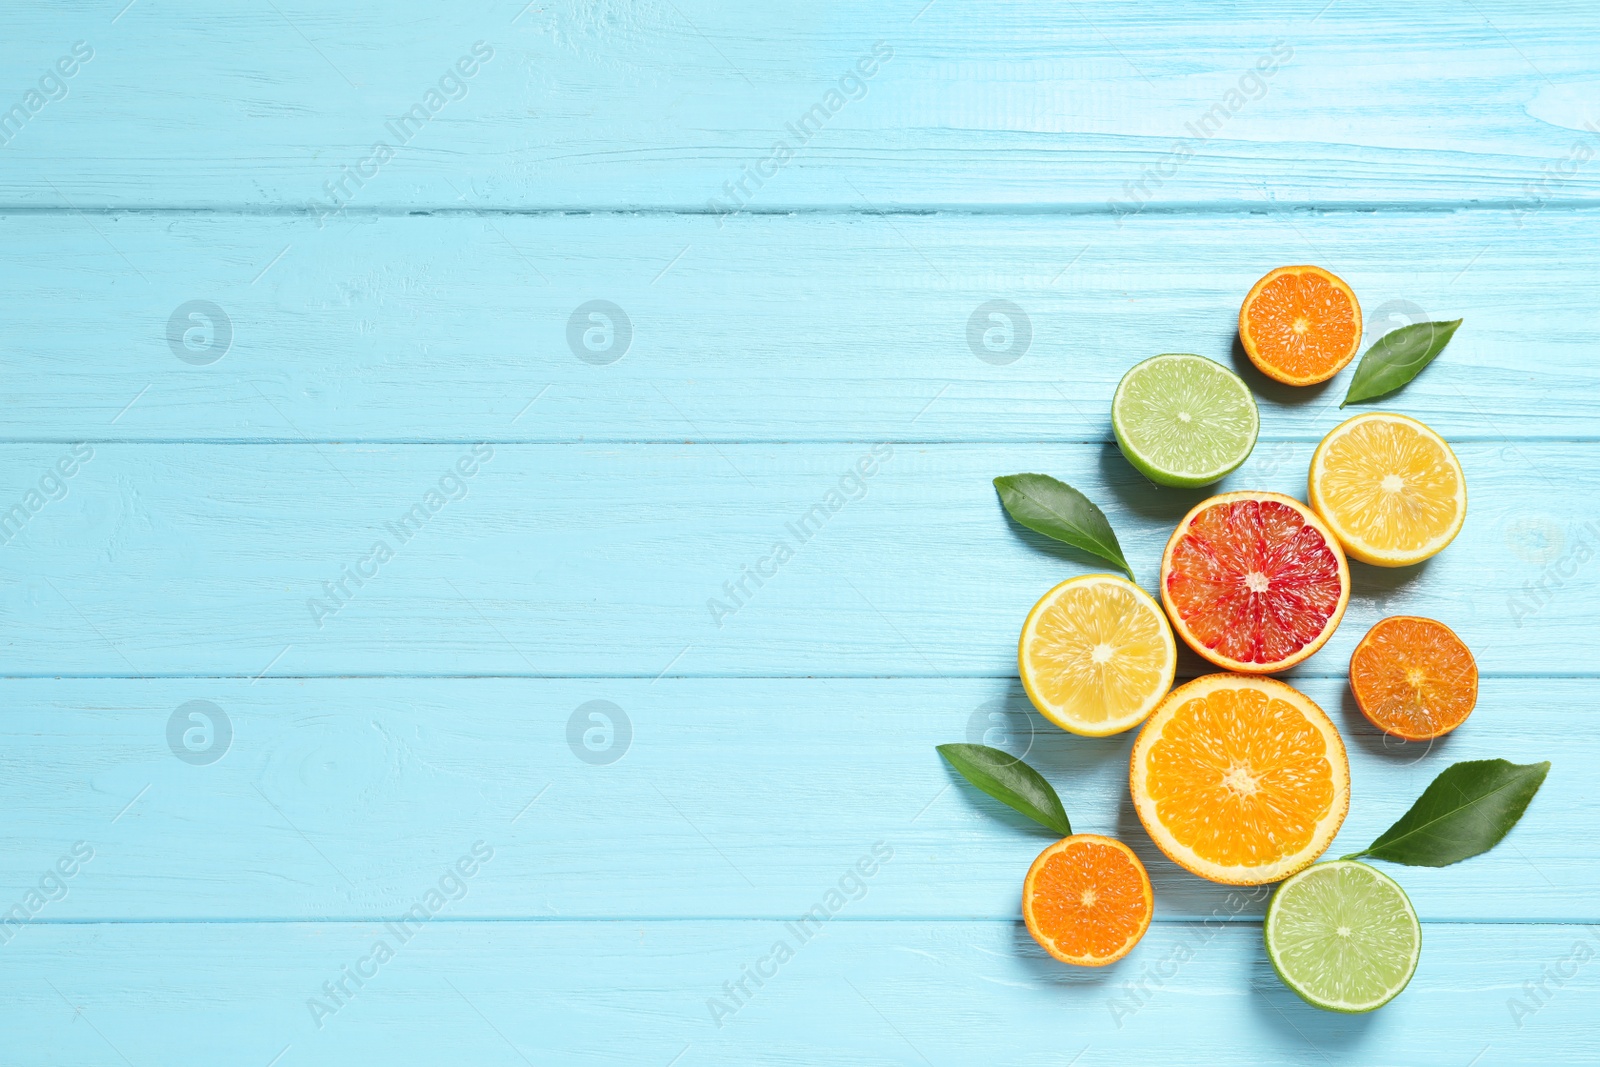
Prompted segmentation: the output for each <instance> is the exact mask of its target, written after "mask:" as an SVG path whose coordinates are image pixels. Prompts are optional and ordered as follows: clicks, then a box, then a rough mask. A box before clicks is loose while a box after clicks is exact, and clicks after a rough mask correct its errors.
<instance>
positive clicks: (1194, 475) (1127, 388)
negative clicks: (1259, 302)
mask: <svg viewBox="0 0 1600 1067" xmlns="http://www.w3.org/2000/svg"><path fill="white" fill-rule="evenodd" d="M1111 428H1112V429H1113V430H1114V431H1116V435H1117V444H1118V445H1119V446H1121V448H1122V454H1123V455H1124V456H1127V457H1128V462H1129V463H1132V464H1133V465H1134V467H1136V468H1137V469H1138V471H1139V473H1140V474H1142V475H1144V476H1145V477H1146V478H1149V479H1150V480H1151V481H1152V482H1156V483H1158V484H1160V485H1174V486H1180V487H1182V488H1185V489H1195V488H1198V487H1200V486H1202V485H1210V484H1211V483H1212V482H1215V481H1217V480H1218V479H1220V478H1221V477H1222V476H1223V475H1225V474H1227V473H1228V472H1229V471H1231V470H1233V469H1234V468H1235V467H1237V466H1238V465H1239V464H1241V463H1243V462H1244V461H1245V458H1246V457H1247V456H1249V455H1250V450H1251V449H1252V448H1254V447H1255V446H1256V431H1257V430H1259V429H1260V428H1261V416H1260V415H1259V414H1257V412H1256V401H1255V397H1253V396H1251V395H1250V387H1249V386H1247V385H1245V384H1244V380H1243V379H1242V378H1240V377H1239V376H1238V375H1237V374H1235V373H1233V372H1232V371H1230V370H1228V369H1227V368H1226V367H1224V366H1222V364H1220V363H1214V362H1212V361H1211V360H1209V359H1206V358H1205V357H1204V356H1190V355H1183V354H1176V353H1175V354H1171V355H1165V356H1153V357H1151V358H1150V359H1147V360H1145V361H1144V362H1143V363H1140V364H1139V365H1138V366H1136V367H1134V368H1133V369H1132V370H1130V371H1128V373H1127V374H1124V375H1123V376H1122V381H1121V383H1120V384H1118V386H1117V395H1116V396H1114V397H1112V398H1111Z"/></svg>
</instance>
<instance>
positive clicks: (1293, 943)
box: [1262, 860, 1422, 1014]
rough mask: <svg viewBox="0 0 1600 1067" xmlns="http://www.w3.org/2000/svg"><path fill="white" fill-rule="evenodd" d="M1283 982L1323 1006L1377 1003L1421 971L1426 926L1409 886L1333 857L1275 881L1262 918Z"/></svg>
mask: <svg viewBox="0 0 1600 1067" xmlns="http://www.w3.org/2000/svg"><path fill="white" fill-rule="evenodd" d="M1262 935H1263V938H1264V939H1265V941H1266V946H1267V958H1268V959H1269V960H1271V961H1272V967H1273V970H1275V971H1277V972H1278V977H1279V978H1280V979H1281V980H1282V981H1283V984H1284V985H1286V986H1288V987H1289V988H1290V989H1291V990H1293V991H1294V992H1295V993H1296V994H1297V995H1298V996H1299V997H1300V998H1301V999H1302V1000H1304V1001H1305V1002H1306V1003H1308V1004H1310V1005H1312V1006H1313V1007H1317V1008H1321V1009H1323V1010H1324V1011H1336V1012H1344V1013H1346V1014H1356V1013H1361V1012H1369V1011H1375V1010H1376V1009H1378V1008H1381V1007H1383V1006H1384V1005H1385V1004H1387V1003H1389V1001H1391V1000H1393V999H1394V998H1395V997H1397V996H1399V995H1400V992H1401V991H1402V990H1404V989H1405V987H1406V986H1407V984H1409V983H1410V981H1411V977H1412V975H1414V974H1416V971H1417V961H1418V959H1419V958H1420V957H1421V955H1422V926H1421V924H1420V923H1419V922H1417V913H1416V910H1415V909H1414V908H1413V907H1412V906H1411V901H1410V899H1409V898H1408V897H1407V896H1406V894H1405V890H1403V889H1401V888H1400V885H1399V883H1397V882H1396V881H1395V880H1394V879H1393V878H1390V877H1389V876H1388V875H1386V874H1384V873H1383V872H1382V871H1380V870H1378V869H1377V868H1375V867H1371V866H1369V865H1367V864H1365V863H1358V862H1356V861H1354V860H1334V861H1332V862H1329V863H1318V864H1313V865H1312V866H1310V867H1307V868H1306V869H1305V870H1303V871H1301V872H1300V873H1299V874H1297V875H1295V876H1294V877H1292V878H1289V879H1288V880H1286V881H1285V882H1284V883H1283V884H1282V885H1280V886H1278V889H1277V892H1275V893H1274V894H1273V895H1272V902H1271V903H1270V904H1268V905H1267V917H1266V921H1265V922H1264V923H1263V924H1262Z"/></svg>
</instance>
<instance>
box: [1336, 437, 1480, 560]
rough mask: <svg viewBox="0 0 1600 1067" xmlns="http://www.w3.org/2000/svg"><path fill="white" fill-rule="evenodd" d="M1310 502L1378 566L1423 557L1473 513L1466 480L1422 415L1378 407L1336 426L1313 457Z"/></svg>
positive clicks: (1347, 545)
mask: <svg viewBox="0 0 1600 1067" xmlns="http://www.w3.org/2000/svg"><path fill="white" fill-rule="evenodd" d="M1310 481H1311V485H1310V489H1311V506H1312V507H1314V508H1316V509H1317V514H1318V515H1320V516H1322V521H1323V522H1325V523H1327V524H1328V526H1329V527H1330V528H1331V529H1332V530H1333V533H1334V536H1335V537H1337V538H1338V539H1339V543H1340V544H1342V545H1343V546H1344V550H1345V552H1347V553H1349V554H1350V555H1351V556H1354V557H1355V558H1356V559H1358V560H1360V561H1361V562H1363V563H1370V564H1372V565H1373V566H1375V567H1405V566H1408V565H1410V564H1412V563H1420V562H1422V561H1423V560H1425V559H1427V558H1428V557H1429V556H1431V555H1433V554H1434V553H1435V552H1438V551H1439V550H1440V549H1442V548H1443V547H1444V546H1445V545H1448V544H1449V543H1450V542H1451V541H1452V540H1453V539H1454V538H1455V536H1456V534H1457V533H1459V532H1460V531H1461V524H1462V522H1463V521H1465V520H1466V517H1467V479H1466V476H1465V475H1463V474H1462V473H1461V464H1460V463H1459V462H1458V461H1457V460H1456V454H1455V453H1454V452H1452V451H1450V446H1449V445H1447V444H1445V443H1444V439H1443V438H1441V437H1440V436H1439V435H1438V434H1436V433H1434V432H1433V431H1432V430H1430V429H1428V428H1427V427H1426V426H1424V425H1423V424H1422V423H1420V422H1418V421H1417V420H1416V419H1408V418H1406V417H1405V416H1404V415H1393V414H1387V413H1384V412H1373V413H1371V414H1369V415H1357V416H1356V417H1355V418H1353V419H1347V420H1345V421H1344V422H1342V423H1340V424H1339V425H1338V426H1335V427H1334V428H1333V429H1332V430H1331V431H1330V432H1329V433H1328V436H1326V437H1324V438H1323V439H1322V443H1321V444H1320V445H1318V446H1317V451H1316V452H1315V453H1314V454H1313V455H1312V457H1311V479H1310Z"/></svg>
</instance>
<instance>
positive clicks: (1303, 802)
mask: <svg viewBox="0 0 1600 1067" xmlns="http://www.w3.org/2000/svg"><path fill="white" fill-rule="evenodd" d="M1128 787H1129V789H1130V790H1131V791H1132V793H1133V806H1134V809H1135V810H1136V811H1137V812H1138V813H1139V821H1140V822H1142V823H1144V827H1145V829H1146V830H1148V831H1149V832H1150V838H1151V840H1153V841H1155V843H1156V845H1157V847H1159V848H1160V849H1161V851H1162V852H1164V853H1166V854H1167V856H1168V857H1169V858H1170V859H1171V860H1172V861H1173V862H1174V863H1176V864H1178V865H1179V866H1180V867H1183V868H1184V869H1185V870H1188V871H1190V872H1192V873H1194V874H1198V875H1199V876H1200V877H1202V878H1209V879H1211V880H1212V881H1213V882H1223V883H1226V884H1229V885H1260V884H1262V883H1264V882H1276V881H1278V880H1279V879H1282V878H1287V877H1289V876H1290V875H1291V874H1294V873H1295V872H1296V871H1299V870H1302V869H1304V868H1305V867H1308V866H1310V864H1311V863H1312V862H1313V861H1314V860H1315V859H1316V858H1317V857H1318V856H1320V855H1322V853H1323V852H1325V851H1326V850H1327V848H1328V846H1329V845H1330V844H1331V843H1332V842H1333V838H1334V835H1335V834H1337V833H1338V832H1339V826H1340V824H1342V823H1343V822H1344V817H1345V813H1346V812H1347V811H1348V810H1349V808H1350V761H1349V757H1348V756H1347V755H1346V754H1345V748H1344V741H1343V740H1341V739H1340V737H1339V731H1338V730H1336V729H1335V728H1334V725H1333V722H1332V720H1330V719H1329V718H1328V716H1327V714H1326V713H1325V712H1324V711H1323V710H1322V709H1321V708H1319V707H1317V705H1316V704H1315V703H1314V702H1313V701H1312V700H1311V698H1310V697H1307V696H1306V695H1305V694H1304V693H1301V692H1300V691H1299V690H1297V689H1294V688H1292V687H1290V686H1287V685H1285V684H1284V683H1282V682H1280V681H1278V680H1277V679H1276V678H1258V677H1252V676H1250V675H1242V674H1210V675H1206V676H1205V677H1204V678H1196V679H1195V680H1194V681H1192V682H1188V683H1186V684H1184V685H1181V686H1179V687H1178V688H1176V689H1174V690H1173V691H1172V692H1171V693H1170V694H1168V696H1167V699H1166V700H1165V701H1163V702H1162V704H1161V706H1160V707H1159V708H1157V709H1156V711H1155V714H1154V715H1151V716H1150V719H1149V721H1147V722H1146V723H1145V725H1144V729H1142V730H1140V731H1139V738H1138V740H1136V741H1135V742H1134V744H1133V755H1132V757H1131V759H1130V762H1129V768H1128Z"/></svg>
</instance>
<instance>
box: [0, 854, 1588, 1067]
mask: <svg viewBox="0 0 1600 1067" xmlns="http://www.w3.org/2000/svg"><path fill="white" fill-rule="evenodd" d="M491 866H492V864H491ZM418 888H419V890H420V889H425V888H426V886H425V885H424V886H419V887H418ZM468 899H470V896H469V897H468ZM868 899H870V897H869V898H868ZM846 907H848V905H847V906H846ZM845 914H846V913H845V912H843V911H841V913H840V917H838V918H835V919H833V920H831V921H830V922H829V923H828V925H826V926H824V927H823V928H822V932H821V933H820V934H817V935H815V936H813V937H812V938H811V939H810V940H809V941H806V942H805V943H803V944H801V943H799V942H798V938H795V937H794V935H793V934H791V933H790V932H789V930H788V927H787V926H786V925H785V924H783V923H778V922H766V921H763V922H728V921H722V922H681V923H640V922H615V923H567V922H547V923H473V922H450V921H440V920H434V921H433V922H431V923H429V924H426V925H423V926H421V928H420V929H418V930H415V932H414V933H413V934H412V935H411V936H410V940H409V941H407V942H406V943H404V944H399V943H398V938H395V937H394V936H393V935H392V934H391V933H389V932H388V931H387V929H386V928H385V927H383V926H381V925H379V924H368V923H357V924H348V925H347V924H314V925H306V924H287V925H285V924H274V925H270V926H260V925H241V924H220V925H213V924H187V925H165V924H133V925H128V924H119V925H113V926H54V927H41V928H33V929H28V930H26V931H24V932H23V935H19V936H18V937H17V939H16V940H15V941H14V942H13V943H12V944H11V945H9V946H7V947H6V948H5V949H4V950H3V951H4V953H5V957H6V961H7V963H8V965H9V966H8V967H7V973H6V976H5V978H4V979H0V982H3V985H0V988H3V989H4V990H5V993H6V996H5V1007H4V1009H3V1011H4V1017H5V1020H6V1023H7V1033H8V1038H9V1040H10V1041H11V1042H13V1043H14V1044H13V1047H15V1048H18V1049H21V1050H26V1051H25V1052H23V1053H22V1058H19V1059H18V1060H17V1061H16V1062H26V1063H30V1064H31V1063H55V1062H66V1063H73V1064H81V1065H85V1067H90V1065H93V1067H99V1065H106V1067H125V1065H126V1063H135V1064H146V1063H172V1062H175V1061H184V1062H195V1063H215V1062H228V1063H246V1064H265V1063H267V1062H269V1061H270V1060H271V1059H272V1058H273V1057H274V1056H277V1055H282V1060H281V1061H280V1062H281V1063H284V1064H290V1063H297V1064H345V1063H350V1062H352V1061H359V1062H362V1063H440V1062H474V1063H486V1064H508V1065H510V1064H517V1063H537V1064H544V1063H562V1064H568V1063H571V1064H624V1063H626V1064H668V1063H671V1062H672V1060H673V1057H675V1056H676V1057H679V1060H678V1062H679V1063H680V1064H740V1065H742V1064H748V1063H770V1064H779V1065H784V1067H791V1065H794V1067H798V1065H811V1064H839V1065H850V1067H857V1065H860V1064H901V1065H912V1064H938V1065H945V1064H951V1065H954V1064H969V1063H994V1064H1027V1065H1032V1064H1062V1063H1068V1062H1071V1061H1072V1060H1073V1057H1075V1056H1076V1057H1079V1058H1078V1060H1077V1062H1078V1063H1079V1064H1080V1065H1084V1064H1087V1065H1092V1067H1113V1065H1118V1064H1124V1063H1128V1062H1130V1060H1132V1061H1133V1062H1138V1063H1149V1064H1158V1065H1168V1064H1172V1065H1177V1064H1192V1063H1194V1062H1195V1049H1197V1048H1199V1049H1204V1058H1205V1062H1207V1063H1216V1064H1224V1065H1241V1067H1242V1065H1247V1064H1259V1063H1263V1062H1269V1063H1274V1064H1291V1065H1307V1067H1311V1065H1323V1067H1325V1065H1326V1064H1328V1063H1363V1064H1408V1065H1419V1064H1420V1065H1438V1067H1459V1065H1461V1064H1465V1063H1470V1062H1471V1061H1472V1059H1473V1058H1474V1057H1479V1062H1480V1063H1494V1064H1531V1065H1543V1064H1548V1063H1551V1062H1560V1063H1587V1062H1592V1061H1593V1060H1594V1059H1595V1058H1596V1057H1597V1056H1600V1016H1597V1015H1596V1013H1595V1011H1594V1002H1595V997H1596V995H1597V993H1600V984H1597V977H1600V976H1597V965H1596V964H1595V963H1594V961H1593V959H1592V953H1593V950H1594V949H1595V948H1596V947H1597V944H1600V943H1597V942H1596V941H1595V938H1596V933H1595V928H1594V927H1592V926H1555V925H1542V926H1514V925H1503V926H1456V925H1434V924H1430V925H1428V926H1426V927H1425V928H1424V931H1423V944H1424V948H1423V955H1422V961H1421V965H1420V966H1419V968H1418V971H1417V975H1416V978H1415V979H1414V980H1413V982H1412V983H1411V987H1410V988H1409V989H1408V990H1407V991H1406V992H1405V994H1404V995H1403V996H1401V997H1400V998H1399V999H1397V1000H1396V1001H1394V1003H1392V1004H1390V1005H1389V1006H1387V1007H1385V1008H1384V1009H1383V1010H1382V1011H1379V1012H1377V1013H1374V1014H1371V1015H1358V1016H1342V1015H1335V1014H1331V1013H1328V1012H1319V1011H1317V1010H1315V1009H1313V1008H1311V1007H1308V1006H1307V1005H1305V1004H1304V1003H1302V1002H1301V1001H1300V1000H1298V999H1297V998H1296V997H1295V996H1294V995H1293V994H1292V993H1290V992H1289V991H1288V990H1287V989H1285V988H1284V987H1283V986H1282V985H1281V984H1280V983H1279V982H1278V980H1277V978H1276V977H1275V976H1274V975H1273V973H1272V968H1271V966H1270V965H1269V964H1268V963H1267V961H1266V958H1265V954H1264V951H1263V949H1262V947H1261V928H1260V926H1259V925H1257V924H1254V923H1248V924H1246V923H1233V924H1219V926H1218V928H1216V929H1212V928H1208V927H1204V926H1200V925H1198V924H1197V925H1193V926H1187V925H1181V924H1172V923H1157V924H1155V925H1154V926H1153V927H1152V928H1151V930H1150V933H1149V934H1148V935H1147V936H1146V937H1145V939H1144V941H1143V942H1142V943H1141V944H1140V945H1139V946H1138V947H1137V948H1136V949H1135V950H1134V951H1133V953H1132V954H1131V955H1130V956H1128V957H1127V958H1126V959H1124V960H1123V961H1121V962H1120V963H1118V964H1115V965H1113V966H1112V967H1108V968H1105V969H1103V970H1095V971H1089V970H1084V969H1068V968H1064V967H1062V966H1061V965H1060V964H1058V963H1056V962H1055V961H1054V960H1051V959H1049V958H1048V957H1046V956H1045V955H1044V953H1043V952H1042V951H1041V950H1040V949H1039V948H1038V947H1037V946H1036V945H1034V943H1033V942H1032V940H1031V939H1030V938H1029V937H1028V935H1027V933H1026V931H1025V930H1023V928H1022V926H1021V924H1020V923H1012V922H945V923H877V922H854V921H850V920H849V919H846V918H844V917H843V916H844V915H845ZM782 939H787V940H788V941H789V943H790V944H791V945H792V946H793V947H792V953H793V955H792V958H789V959H787V960H786V962H784V963H783V964H782V965H781V966H778V967H777V968H776V970H775V973H774V967H773V963H774V961H775V959H776V957H775V956H774V955H772V951H773V946H774V945H775V944H776V943H777V942H778V941H779V940H782ZM379 940H384V941H385V942H386V943H388V944H390V945H391V946H392V947H393V948H394V950H395V954H394V956H393V958H392V959H389V960H388V961H387V962H386V963H384V964H382V965H381V966H379V967H378V969H377V971H376V974H375V975H373V976H372V977H371V978H370V979H368V980H367V981H366V982H365V983H364V984H363V985H362V986H361V988H359V989H356V987H355V984H354V982H348V981H347V986H346V988H347V989H349V990H351V991H353V995H352V996H350V997H349V998H348V999H343V998H341V999H342V1000H343V1003H342V1004H341V1006H339V1008H338V1010H337V1011H336V1012H334V1013H332V1014H331V1015H322V1016H321V1017H320V1022H321V1024H322V1025H321V1028H320V1029H318V1027H317V1025H316V1023H315V1022H313V1014H312V1012H311V1010H310V1009H309V1008H308V1006H307V1004H308V1001H310V1000H311V998H313V997H318V996H321V997H324V998H325V997H326V994H325V993H322V989H321V987H322V985H323V983H325V982H332V981H335V980H338V979H340V978H341V977H342V973H343V972H342V970H341V968H354V967H356V966H358V965H360V964H361V961H363V960H369V961H370V959H371V955H370V954H371V953H372V951H373V947H374V945H375V943H376V942H377V941H379ZM1575 947H1576V948H1578V951H1579V953H1581V952H1582V950H1583V949H1587V950H1588V951H1589V953H1590V954H1591V955H1589V956H1585V957H1584V960H1587V962H1584V961H1583V960H1577V959H1575V958H1574V957H1575V952H1574V950H1575ZM763 959H765V960H766V962H765V963H764V964H763V963H762V961H763ZM756 966H762V967H764V969H765V970H766V971H767V972H768V974H769V977H768V978H767V979H766V980H765V981H764V983H763V984H762V985H761V986H759V987H757V986H756V985H755V983H754V982H753V981H751V980H749V979H743V980H744V981H745V985H746V988H747V989H749V990H751V991H752V995H751V996H749V997H748V999H744V998H741V999H744V1003H743V1004H742V1005H739V1006H738V1010H737V1011H735V1012H733V1013H732V1014H731V1016H725V1017H722V1018H721V1020H720V1021H721V1023H722V1025H721V1027H720V1028H719V1027H718V1026H717V1024H716V1022H714V1021H713V1018H712V1013H711V1011H710V1009H709V1008H708V1006H707V1001H708V1000H710V999H711V998H713V997H724V998H726V997H727V993H725V992H724V983H730V984H731V983H732V982H735V981H739V980H741V978H742V971H743V969H744V968H746V967H756ZM1547 968H1550V969H1552V970H1554V969H1558V968H1559V970H1560V971H1563V972H1565V977H1563V978H1562V979H1561V980H1560V981H1559V983H1558V982H1556V981H1551V980H1550V979H1549V978H1548V977H1546V969H1547ZM364 969H365V970H366V971H367V972H368V973H371V972H372V970H373V967H372V964H371V963H370V962H368V963H367V964H366V965H365V968H364ZM1541 981H1542V982H1544V983H1545V985H1544V990H1545V992H1542V993H1541V992H1540V991H1539V989H1538V987H1537V986H1533V994H1532V995H1533V996H1536V997H1537V998H1538V999H1539V1001H1540V1002H1541V1003H1540V1004H1539V1006H1538V1008H1537V1010H1536V1011H1533V1012H1532V1013H1531V1014H1523V1015H1520V1016H1514V1015H1513V1013H1512V1011H1511V1009H1510V1007H1509V1006H1508V1005H1509V1003H1510V1002H1511V1001H1512V1000H1513V998H1516V999H1517V1000H1519V1001H1521V1002H1522V1003H1523V1004H1524V1005H1527V1004H1529V1003H1530V994H1529V993H1528V992H1527V991H1526V987H1525V986H1524V983H1530V984H1532V983H1538V982H1541ZM1141 983H1142V987H1143V990H1144V992H1141V991H1140V986H1141ZM724 1002H725V1003H732V1002H731V1001H726V1000H725V1001H724ZM1119 1006H1120V1010H1119ZM1519 1021H1520V1023H1521V1025H1520V1026H1519V1025H1518V1022H1519ZM1119 1024H1120V1026H1119ZM30 1054H31V1055H30Z"/></svg>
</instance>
